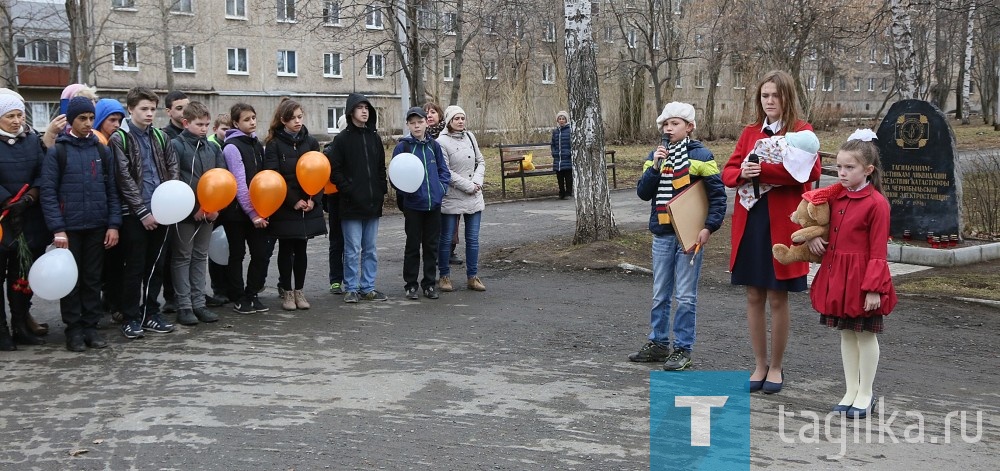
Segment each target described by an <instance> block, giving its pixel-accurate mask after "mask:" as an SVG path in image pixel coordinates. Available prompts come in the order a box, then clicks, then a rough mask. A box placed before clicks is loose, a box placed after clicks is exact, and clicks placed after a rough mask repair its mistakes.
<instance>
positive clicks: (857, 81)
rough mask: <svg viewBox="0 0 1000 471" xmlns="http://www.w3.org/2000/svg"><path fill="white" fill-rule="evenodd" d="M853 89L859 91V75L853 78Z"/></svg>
mask: <svg viewBox="0 0 1000 471" xmlns="http://www.w3.org/2000/svg"><path fill="white" fill-rule="evenodd" d="M854 91H856V92H860V91H861V77H856V78H855V79H854Z"/></svg>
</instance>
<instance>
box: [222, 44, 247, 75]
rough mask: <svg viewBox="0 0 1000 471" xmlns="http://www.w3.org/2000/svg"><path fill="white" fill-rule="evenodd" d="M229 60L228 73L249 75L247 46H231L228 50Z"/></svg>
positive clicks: (227, 63)
mask: <svg viewBox="0 0 1000 471" xmlns="http://www.w3.org/2000/svg"><path fill="white" fill-rule="evenodd" d="M226 56H227V62H226V73H228V74H235V75H247V74H248V73H249V72H250V69H249V68H248V67H247V50H246V48H242V47H239V48H233V47H231V48H229V49H228V50H226Z"/></svg>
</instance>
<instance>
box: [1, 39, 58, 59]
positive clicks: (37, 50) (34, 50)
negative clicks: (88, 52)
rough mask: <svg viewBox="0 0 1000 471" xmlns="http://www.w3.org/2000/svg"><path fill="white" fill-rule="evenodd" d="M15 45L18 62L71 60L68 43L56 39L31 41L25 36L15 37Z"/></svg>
mask: <svg viewBox="0 0 1000 471" xmlns="http://www.w3.org/2000/svg"><path fill="white" fill-rule="evenodd" d="M14 47H15V49H16V54H17V61H18V62H52V63H66V62H69V52H68V50H67V47H66V45H65V44H63V43H61V42H59V41H58V40H56V39H36V40H34V41H29V40H27V39H25V38H15V39H14Z"/></svg>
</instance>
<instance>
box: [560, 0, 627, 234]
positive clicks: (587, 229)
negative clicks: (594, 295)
mask: <svg viewBox="0 0 1000 471" xmlns="http://www.w3.org/2000/svg"><path fill="white" fill-rule="evenodd" d="M590 3H591V2H590V0H565V8H566V10H565V15H566V76H567V77H568V79H569V83H568V87H567V91H568V95H569V114H570V117H571V120H572V123H573V128H572V129H573V133H572V136H573V137H572V142H573V144H572V150H573V156H574V158H573V175H574V180H575V184H574V185H573V186H574V187H575V188H576V234H575V235H574V237H573V243H574V244H582V243H588V242H594V241H597V240H608V239H611V238H612V237H615V236H617V235H618V228H617V227H616V226H615V217H614V214H613V213H612V212H611V195H610V193H609V192H608V177H607V168H606V167H605V161H604V124H603V122H602V120H601V94H600V88H599V84H600V82H599V81H598V79H597V56H596V51H595V47H594V34H593V29H592V24H593V23H592V18H591V6H590Z"/></svg>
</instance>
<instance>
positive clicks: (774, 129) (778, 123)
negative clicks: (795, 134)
mask: <svg viewBox="0 0 1000 471" xmlns="http://www.w3.org/2000/svg"><path fill="white" fill-rule="evenodd" d="M767 128H770V129H771V132H773V133H774V134H778V131H781V120H780V119H779V120H778V121H775V122H773V123H768V122H767V118H764V125H763V126H761V127H760V131H761V132H764V129H767Z"/></svg>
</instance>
